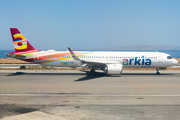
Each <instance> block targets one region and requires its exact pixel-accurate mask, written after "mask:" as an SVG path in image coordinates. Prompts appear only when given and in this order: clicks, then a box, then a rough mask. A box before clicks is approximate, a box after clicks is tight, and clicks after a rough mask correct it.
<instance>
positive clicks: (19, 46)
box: [10, 28, 36, 52]
mask: <svg viewBox="0 0 180 120" xmlns="http://www.w3.org/2000/svg"><path fill="white" fill-rule="evenodd" d="M10 31H11V35H12V39H13V43H14V48H15V51H16V52H25V51H32V50H36V49H35V48H34V47H33V46H32V45H31V44H30V43H29V42H28V41H27V39H26V38H25V37H24V36H23V35H22V34H21V33H20V32H19V30H18V29H17V28H10Z"/></svg>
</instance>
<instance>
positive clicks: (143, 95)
mask: <svg viewBox="0 0 180 120" xmlns="http://www.w3.org/2000/svg"><path fill="white" fill-rule="evenodd" d="M0 96H39V97H48V96H49V97H58V96H59V97H180V94H49V93H48V94H0Z"/></svg>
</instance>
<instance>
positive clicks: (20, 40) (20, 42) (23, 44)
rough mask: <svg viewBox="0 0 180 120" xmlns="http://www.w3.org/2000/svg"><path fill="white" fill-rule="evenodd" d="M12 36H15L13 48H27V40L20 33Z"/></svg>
mask: <svg viewBox="0 0 180 120" xmlns="http://www.w3.org/2000/svg"><path fill="white" fill-rule="evenodd" d="M13 37H14V38H15V40H14V42H13V43H14V47H15V49H17V50H23V49H27V40H26V38H25V37H24V36H23V35H22V34H21V33H17V34H14V35H13Z"/></svg>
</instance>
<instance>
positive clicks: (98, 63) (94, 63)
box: [68, 47, 119, 66]
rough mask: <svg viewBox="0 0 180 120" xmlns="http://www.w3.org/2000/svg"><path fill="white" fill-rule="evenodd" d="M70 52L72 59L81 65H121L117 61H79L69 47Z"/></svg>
mask: <svg viewBox="0 0 180 120" xmlns="http://www.w3.org/2000/svg"><path fill="white" fill-rule="evenodd" d="M68 50H69V52H70V53H71V55H72V57H73V59H74V60H76V61H80V62H81V64H86V65H87V66H95V65H96V66H104V65H107V64H119V62H116V61H94V60H81V59H79V58H78V57H77V56H76V54H75V53H74V52H73V51H72V50H71V49H70V48H69V47H68Z"/></svg>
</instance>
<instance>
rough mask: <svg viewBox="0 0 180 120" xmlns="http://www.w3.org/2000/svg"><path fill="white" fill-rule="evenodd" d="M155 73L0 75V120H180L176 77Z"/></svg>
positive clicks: (170, 73)
mask: <svg viewBox="0 0 180 120" xmlns="http://www.w3.org/2000/svg"><path fill="white" fill-rule="evenodd" d="M155 72H156V71H151V70H147V71H138V70H126V71H123V74H122V75H113V76H111V75H105V74H104V73H101V72H100V73H98V74H97V76H89V75H88V74H87V75H86V71H73V70H59V71H55V70H46V71H43V70H38V71H35V70H31V71H29V70H28V71H27V70H24V71H23V70H10V71H0V108H1V109H0V118H3V119H4V120H7V119H12V117H15V118H16V119H17V118H18V117H19V118H25V117H24V116H26V117H27V116H36V115H40V114H42V118H41V119H43V117H46V118H47V117H50V118H56V117H57V118H58V117H62V118H63V119H70V120H71V119H83V120H84V119H85V120H91V119H97V120H101V119H103V120H104V119H107V120H109V119H115V120H116V119H117V120H119V119H126V120H128V119H129V120H131V119H138V120H143V119H147V120H148V119H149V120H151V119H160V120H161V119H180V112H179V111H180V89H179V86H180V79H179V77H180V71H163V70H162V71H160V72H161V75H156V74H155ZM17 110H20V111H21V112H17ZM22 111H25V112H22ZM36 111H38V112H36ZM18 115H21V116H18ZM52 115H53V116H52ZM8 116H10V117H9V118H8Z"/></svg>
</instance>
